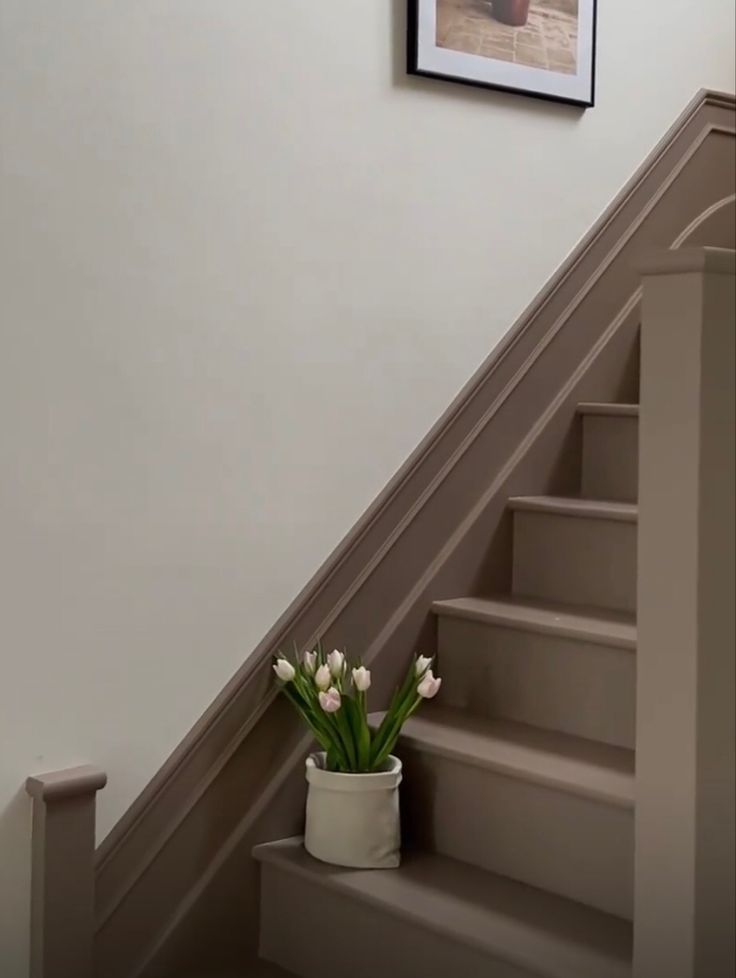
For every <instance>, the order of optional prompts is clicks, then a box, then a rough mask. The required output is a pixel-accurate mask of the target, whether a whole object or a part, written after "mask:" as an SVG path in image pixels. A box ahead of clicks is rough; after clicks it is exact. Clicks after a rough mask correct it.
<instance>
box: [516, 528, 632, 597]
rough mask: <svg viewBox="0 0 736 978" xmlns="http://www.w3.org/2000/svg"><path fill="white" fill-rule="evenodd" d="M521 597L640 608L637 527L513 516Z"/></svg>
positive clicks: (518, 591) (517, 585)
mask: <svg viewBox="0 0 736 978" xmlns="http://www.w3.org/2000/svg"><path fill="white" fill-rule="evenodd" d="M513 567H514V569H513V590H514V593H515V594H517V595H524V596H527V597H533V598H541V599H543V600H548V601H561V602H565V603H569V604H577V605H592V606H595V607H599V608H610V609H614V610H621V611H634V609H635V607H636V523H629V522H624V521H622V520H608V519H596V518H589V517H580V516H567V515H562V514H557V513H538V512H526V511H519V512H516V513H514V565H513Z"/></svg>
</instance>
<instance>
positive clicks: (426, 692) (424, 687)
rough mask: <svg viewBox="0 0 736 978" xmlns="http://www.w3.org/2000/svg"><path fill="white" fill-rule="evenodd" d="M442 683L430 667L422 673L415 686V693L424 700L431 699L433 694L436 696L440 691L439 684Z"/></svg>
mask: <svg viewBox="0 0 736 978" xmlns="http://www.w3.org/2000/svg"><path fill="white" fill-rule="evenodd" d="M441 685H442V680H441V679H440V678H439V677H436V676H435V675H434V674H433V673H432V670H431V669H427V671H426V672H425V674H424V678H423V679H422V681H421V682H420V683H419V685H418V686H417V693H419V695H420V696H421V697H422V699H424V700H431V699H432V697H433V696H436V695H437V693H439V691H440V686H441Z"/></svg>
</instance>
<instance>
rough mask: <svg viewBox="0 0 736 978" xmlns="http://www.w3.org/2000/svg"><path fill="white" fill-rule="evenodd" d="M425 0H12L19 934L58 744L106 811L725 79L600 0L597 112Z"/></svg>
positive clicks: (2, 906)
mask: <svg viewBox="0 0 736 978" xmlns="http://www.w3.org/2000/svg"><path fill="white" fill-rule="evenodd" d="M403 9H404V2H403V0H395V2H393V0H279V2H274V0H198V2H195V0H125V2H124V3H121V2H118V0H64V2H59V0H0V124H1V130H0V137H1V140H2V142H1V151H2V158H1V172H0V201H1V208H0V235H2V254H1V255H0V275H2V283H1V288H0V296H1V297H2V326H1V329H2V335H1V340H2V343H1V346H0V448H1V451H2V456H1V457H2V478H1V480H0V540H1V541H2V543H1V546H0V596H1V601H2V608H1V609H0V657H1V669H0V860H1V865H0V965H1V968H0V970H2V974H3V976H4V978H21V976H23V975H24V974H25V965H24V960H25V944H26V933H25V928H26V919H27V900H28V896H27V866H28V816H29V806H28V803H27V801H26V799H25V796H24V795H23V794H22V793H21V786H22V784H23V781H24V779H25V777H26V775H27V774H28V773H29V772H32V771H39V770H46V769H52V768H55V767H58V766H66V765H70V764H74V763H78V762H83V761H92V762H95V763H97V764H99V765H101V766H102V767H104V768H105V769H107V771H108V772H109V774H110V784H109V787H108V788H107V789H105V791H104V792H102V794H101V795H100V796H99V803H100V833H101V834H103V835H104V834H105V833H106V832H107V831H108V829H109V828H110V827H111V825H112V824H113V823H114V821H115V820H116V819H117V818H118V817H119V816H120V815H121V814H122V812H123V811H124V809H125V808H126V806H127V805H128V804H129V803H130V802H131V801H132V800H133V798H134V797H135V796H136V795H137V793H138V792H139V791H140V790H141V788H142V787H143V786H144V784H145V782H146V781H147V780H148V779H149V778H150V777H151V775H152V774H153V773H154V772H155V771H156V770H157V768H158V767H159V766H160V765H161V763H162V762H163V761H164V759H165V758H166V756H167V754H168V753H169V752H170V751H171V750H172V748H173V747H174V746H175V745H176V744H177V743H178V741H179V740H180V739H181V737H182V736H183V735H184V734H185V733H186V731H187V730H188V729H189V727H190V726H191V725H192V723H193V722H194V721H195V720H196V718H197V717H198V716H199V714H200V713H201V712H202V711H203V709H204V708H205V707H206V706H207V705H208V703H209V702H210V701H211V699H212V698H213V697H214V695H215V694H216V693H217V692H218V691H219V690H220V688H221V687H222V686H223V684H224V683H225V682H226V680H227V679H228V678H229V677H230V675H231V674H232V673H233V672H234V670H235V669H236V668H237V667H238V665H239V664H240V663H241V662H242V660H243V658H244V656H246V655H247V654H248V652H249V650H250V649H251V648H252V647H253V646H254V645H255V644H256V643H257V641H258V640H259V639H260V637H261V636H262V635H263V633H264V632H265V631H266V630H267V629H268V627H269V626H270V625H271V624H272V623H273V621H274V620H275V618H276V617H277V616H278V615H279V614H280V612H281V611H282V610H283V608H284V607H285V606H286V604H287V603H288V602H289V601H290V599H291V598H292V597H293V595H294V594H295V593H296V591H297V590H298V589H299V588H300V587H301V586H302V585H303V584H304V583H305V582H306V580H307V579H308V578H309V576H310V575H311V574H312V572H313V571H314V570H315V569H316V568H317V566H318V565H319V564H320V563H321V561H322V560H323V558H324V557H325V556H326V555H327V554H328V553H329V551H330V550H331V549H332V547H333V546H334V545H335V544H336V543H337V542H338V540H339V539H340V538H341V536H342V535H343V534H344V533H345V532H346V530H347V529H348V528H349V527H350V525H351V524H352V523H353V522H354V520H355V519H356V518H357V517H358V516H359V515H360V513H361V512H362V511H363V510H364V508H365V507H366V505H367V504H368V503H369V502H370V500H371V499H372V498H373V496H374V495H375V494H376V493H377V492H378V491H379V490H380V488H381V487H382V486H383V485H384V483H385V482H386V481H387V479H388V478H389V477H390V476H391V474H392V473H393V471H394V470H395V469H396V468H397V466H398V465H399V464H400V463H401V462H402V461H403V459H404V458H405V457H406V455H407V454H408V453H409V452H410V451H411V449H412V448H413V447H414V445H415V444H416V442H417V441H418V440H419V439H420V437H421V436H422V435H423V434H424V433H425V431H426V430H427V428H428V427H429V426H430V424H431V423H432V422H433V421H434V420H435V418H436V417H437V415H438V414H439V413H440V412H441V411H442V410H443V409H444V408H445V406H446V405H447V403H448V402H449V401H450V399H451V398H452V396H453V395H454V394H455V393H456V391H457V390H458V388H459V387H460V386H461V385H462V383H463V382H464V381H465V380H466V379H467V377H468V376H469V375H470V373H471V372H472V371H473V370H474V368H475V367H476V366H477V365H478V364H479V363H480V361H481V360H482V359H483V358H484V357H485V356H486V354H487V353H488V352H489V350H490V349H491V348H492V347H493V346H494V344H495V343H496V342H497V340H498V339H499V337H500V336H501V335H502V334H503V332H504V330H505V329H506V328H507V327H508V326H509V325H510V323H511V322H512V320H513V319H514V317H515V316H516V315H517V313H518V312H519V311H520V310H521V308H522V307H523V306H524V305H525V304H526V303H527V302H528V301H529V300H530V299H531V298H532V297H533V295H534V294H535V293H536V291H537V290H538V289H539V287H540V286H541V285H542V283H543V282H544V280H545V279H546V278H547V277H548V276H549V275H550V274H551V272H552V271H553V270H554V269H555V267H556V266H557V265H558V264H559V263H560V261H561V260H562V259H563V258H564V256H565V255H566V254H567V253H568V252H569V251H570V249H571V248H572V247H573V245H574V244H575V242H576V241H577V240H578V239H579V237H580V236H581V235H582V234H583V233H584V232H585V231H586V230H587V228H588V227H589V226H590V224H591V223H592V222H593V220H594V219H595V218H596V216H597V215H598V214H599V213H600V211H601V210H602V209H603V207H604V206H605V205H606V204H607V202H608V201H609V200H610V198H611V197H612V196H613V195H614V193H615V192H616V191H617V190H618V189H619V187H620V186H621V184H622V183H623V182H624V181H625V180H626V178H627V177H628V176H629V175H630V174H631V172H632V171H633V170H634V168H635V167H636V166H637V165H638V163H639V162H640V161H641V159H642V158H643V156H644V155H645V154H646V153H647V152H648V151H649V149H650V148H651V147H652V145H653V144H654V143H655V142H656V141H657V139H658V138H659V137H660V136H661V135H662V134H663V132H664V130H665V129H666V127H667V126H668V125H669V124H670V123H671V122H672V121H673V119H674V118H675V116H676V115H677V113H678V112H679V111H680V110H681V109H682V108H683V107H684V105H685V103H686V102H687V101H688V100H689V99H690V98H691V96H692V95H693V94H694V93H695V91H696V89H697V88H698V87H700V86H712V87H716V88H727V89H732V88H733V84H734V82H733V40H732V38H733V4H732V2H731V0H701V3H699V4H698V5H697V6H693V4H692V2H691V0H666V2H665V0H657V2H650V3H648V4H641V3H640V2H635V0H619V2H617V3H608V2H605V0H604V2H602V3H601V4H600V21H599V28H600V31H599V91H598V97H599V104H598V106H597V107H596V108H595V109H594V110H592V111H589V112H587V113H585V114H580V113H579V112H577V111H575V110H571V109H569V108H566V107H562V106H556V105H550V104H544V103H535V102H533V101H531V100H526V99H523V98H515V97H505V96H498V95H493V94H491V93H483V92H478V91H473V90H467V89H463V88H461V87H459V86H453V85H445V84H442V83H438V82H429V81H417V80H409V79H407V78H405V77H404V74H403V70H402V60H403V43H404V40H403V22H404V18H403Z"/></svg>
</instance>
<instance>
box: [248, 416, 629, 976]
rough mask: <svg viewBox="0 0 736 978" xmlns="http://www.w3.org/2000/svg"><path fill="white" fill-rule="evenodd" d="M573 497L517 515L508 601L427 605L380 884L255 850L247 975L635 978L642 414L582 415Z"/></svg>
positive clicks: (288, 844) (514, 508)
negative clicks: (437, 692) (264, 968)
mask: <svg viewBox="0 0 736 978" xmlns="http://www.w3.org/2000/svg"><path fill="white" fill-rule="evenodd" d="M578 415H579V418H580V423H581V424H582V456H583V457H582V466H581V471H582V480H581V493H580V497H579V498H578V497H576V498H559V497H550V496H523V497H517V498H512V499H510V500H509V503H508V505H509V508H510V510H511V512H512V514H513V574H512V588H511V594H510V595H503V596H498V597H488V598H484V597H463V598H454V599H451V600H446V601H437V602H436V603H435V604H434V613H435V615H436V617H437V627H438V658H439V671H440V672H441V674H442V676H443V678H444V685H443V690H442V694H441V696H440V697H439V701H440V702H438V703H437V704H436V705H435V704H434V703H433V704H431V705H429V706H428V707H427V708H426V709H425V710H424V712H423V713H421V714H420V715H418V716H417V717H415V718H413V719H412V720H410V721H409V723H407V725H406V727H405V734H404V736H403V739H402V743H401V750H400V753H401V756H402V758H403V759H404V763H405V780H404V785H403V787H402V792H403V795H402V806H403V816H404V822H405V826H404V836H405V848H406V852H405V856H404V861H403V863H402V866H401V868H400V869H398V870H393V871H368V872H366V871H349V870H342V869H337V868H335V867H331V866H327V865H324V864H321V863H319V862H316V861H315V860H313V859H311V857H309V856H308V855H307V854H306V853H305V851H304V850H303V848H302V846H301V840H299V839H291V840H285V841H282V842H277V843H272V844H267V845H262V846H259V847H258V848H257V849H256V852H255V854H256V856H257V858H258V860H259V861H260V863H261V867H262V899H261V913H262V917H261V955H262V957H263V958H264V959H266V960H267V961H270V962H273V963H275V964H277V965H279V966H281V967H282V968H285V969H287V970H288V971H289V972H293V974H295V975H299V976H301V978H318V976H319V978H340V976H342V975H351V976H354V978H369V976H370V978H374V976H375V974H376V972H377V969H379V970H380V969H385V973H386V974H387V975H392V976H396V978H448V976H449V975H458V976H463V978H531V976H537V978H539V976H544V978H624V976H630V974H631V954H632V948H631V945H632V926H631V920H632V916H633V907H632V903H633V865H634V838H633V833H634V721H635V678H636V676H635V671H636V665H635V658H634V653H635V649H636V625H635V599H636V520H637V507H636V494H637V462H638V458H637V456H638V407H637V406H636V405H629V404H581V405H580V406H579V408H578Z"/></svg>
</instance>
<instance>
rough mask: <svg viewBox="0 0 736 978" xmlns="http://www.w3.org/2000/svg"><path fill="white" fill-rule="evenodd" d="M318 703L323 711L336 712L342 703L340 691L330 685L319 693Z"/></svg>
mask: <svg viewBox="0 0 736 978" xmlns="http://www.w3.org/2000/svg"><path fill="white" fill-rule="evenodd" d="M319 705H320V706H321V707H322V709H323V710H324V711H325V713H337V711H338V710H339V709H340V707H341V705H342V699H341V697H340V693H339V691H338V690H336V689H335V687H334V686H331V687H330V688H329V689H328V690H327V692H326V693H325V692H322V693H320V694H319Z"/></svg>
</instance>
